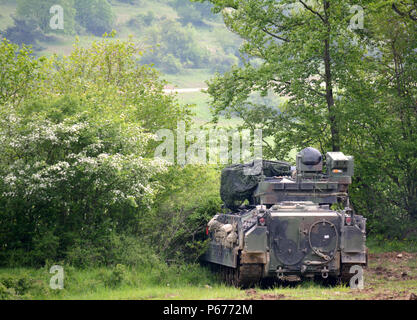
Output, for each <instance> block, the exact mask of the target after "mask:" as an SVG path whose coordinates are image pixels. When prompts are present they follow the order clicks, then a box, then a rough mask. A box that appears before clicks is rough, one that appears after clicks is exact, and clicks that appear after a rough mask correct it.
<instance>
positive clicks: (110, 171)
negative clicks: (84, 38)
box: [0, 39, 189, 267]
mask: <svg viewBox="0 0 417 320" xmlns="http://www.w3.org/2000/svg"><path fill="white" fill-rule="evenodd" d="M2 50H3V51H2V52H3V55H2V59H4V61H7V62H8V63H9V65H10V66H16V67H15V68H16V70H14V71H13V69H11V68H9V69H7V70H6V71H8V72H15V73H16V75H15V77H16V79H21V78H22V79H24V80H25V81H28V79H31V77H33V78H34V79H38V82H37V83H36V84H37V90H33V89H34V88H32V91H29V90H28V91H21V92H22V94H21V95H20V96H19V98H20V99H21V100H22V103H20V104H17V103H16V104H15V106H11V102H13V98H14V97H13V95H11V96H10V95H9V96H5V98H4V101H5V102H4V103H6V102H10V103H9V104H8V105H7V106H6V105H3V106H2V108H1V114H2V117H1V119H2V120H1V123H0V139H1V144H0V145H1V147H0V148H1V155H0V175H1V177H2V179H1V183H0V192H1V194H2V195H3V196H2V197H1V200H0V215H1V224H0V230H1V232H0V233H1V236H0V237H1V243H2V246H1V248H0V256H1V263H2V264H3V265H14V266H16V265H37V266H39V265H43V264H44V263H45V262H46V261H47V260H50V261H60V260H67V261H69V262H70V263H72V264H74V265H78V266H82V267H86V266H91V265H110V264H113V265H114V264H117V263H125V264H129V265H142V264H145V263H146V264H148V265H149V264H151V263H152V261H155V259H156V258H155V256H154V255H153V254H152V253H149V252H148V251H146V250H145V251H144V250H143V249H141V246H144V242H143V241H141V240H139V238H138V239H136V240H135V237H141V236H142V233H143V229H144V228H145V227H144V225H143V224H144V222H143V221H144V220H145V219H144V217H145V216H146V214H147V213H150V212H151V209H152V204H153V201H154V200H155V198H156V196H157V194H158V190H159V189H160V187H161V184H160V182H159V181H157V180H156V179H155V175H156V174H161V173H162V172H164V171H165V167H166V165H165V164H164V163H163V162H162V161H160V160H158V159H153V153H152V143H156V142H155V141H153V139H154V136H153V134H152V132H155V131H156V130H158V129H160V128H161V127H165V128H174V127H176V123H177V121H179V120H187V117H188V114H189V112H188V109H187V107H180V106H179V105H178V103H177V102H176V101H175V97H174V96H168V95H165V94H164V93H163V91H162V88H163V82H160V81H159V80H158V75H157V73H156V72H155V71H154V70H152V69H151V68H149V67H147V66H142V65H139V64H137V61H136V54H137V53H138V51H137V49H136V48H135V46H134V45H133V44H132V43H130V42H121V41H112V40H108V39H105V40H103V41H101V42H97V43H95V44H94V45H93V47H92V48H89V49H84V48H81V47H79V46H78V45H76V46H75V49H74V51H73V53H72V54H71V55H70V56H67V57H63V58H58V57H51V59H49V60H45V59H42V60H34V59H32V58H31V57H30V56H29V54H28V53H26V51H24V50H25V49H22V53H19V52H18V55H17V57H16V58H15V54H14V53H15V52H16V51H17V47H15V46H13V45H11V44H9V43H7V42H4V43H3V46H2ZM139 54H140V52H139ZM38 64H39V66H38ZM35 66H36V67H37V69H35ZM30 67H32V69H31V68H30ZM33 69H35V70H37V71H36V72H39V73H41V72H42V74H41V75H38V74H37V73H36V72H35V71H32V70H33ZM32 72H33V73H34V74H33V73H32ZM24 74H27V75H28V76H26V77H23V75H24ZM6 84H7V82H6V83H5V85H6ZM17 84H18V83H17ZM23 84H26V82H23ZM10 85H16V84H14V83H10ZM28 86H29V85H28ZM22 87H23V85H21V86H19V89H21V90H22ZM3 92H6V93H7V91H6V90H4V91H3ZM31 94H33V96H32V95H31ZM19 102H20V100H19ZM145 247H146V246H145ZM148 258H149V259H148ZM148 260H149V261H148Z"/></svg>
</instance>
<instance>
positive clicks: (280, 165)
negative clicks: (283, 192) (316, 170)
mask: <svg viewBox="0 0 417 320" xmlns="http://www.w3.org/2000/svg"><path fill="white" fill-rule="evenodd" d="M260 165H262V169H260V168H257V166H260ZM257 169H258V170H257ZM249 170H251V172H255V173H256V174H247V173H248V171H249ZM290 175H291V165H290V164H289V163H287V162H283V161H267V160H263V161H262V162H261V161H253V162H252V163H249V164H235V165H232V166H230V167H227V168H225V169H224V170H223V171H222V176H221V186H220V196H221V198H222V200H223V202H224V204H225V206H226V207H227V208H229V209H232V210H234V209H236V208H238V207H239V206H240V205H241V204H242V203H243V202H244V201H245V200H249V201H251V198H252V194H253V192H254V191H255V189H256V187H257V185H258V183H259V181H260V180H261V179H262V176H265V177H275V176H290Z"/></svg>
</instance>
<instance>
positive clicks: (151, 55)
mask: <svg viewBox="0 0 417 320" xmlns="http://www.w3.org/2000/svg"><path fill="white" fill-rule="evenodd" d="M146 34H147V35H148V39H147V43H148V44H149V46H152V48H153V49H152V51H148V52H146V53H145V55H144V57H143V59H142V61H143V63H147V64H150V63H154V64H155V66H156V67H158V68H160V69H161V70H163V71H165V72H169V73H175V72H176V71H179V69H180V68H179V66H180V65H182V67H186V68H201V67H204V66H206V63H207V62H208V58H209V57H208V52H207V50H204V49H203V48H201V47H199V45H198V43H197V40H196V32H195V29H194V27H192V26H191V25H189V26H187V27H182V26H181V24H179V23H178V22H174V21H164V22H162V23H161V24H160V25H159V26H154V27H151V28H148V29H147V32H146Z"/></svg>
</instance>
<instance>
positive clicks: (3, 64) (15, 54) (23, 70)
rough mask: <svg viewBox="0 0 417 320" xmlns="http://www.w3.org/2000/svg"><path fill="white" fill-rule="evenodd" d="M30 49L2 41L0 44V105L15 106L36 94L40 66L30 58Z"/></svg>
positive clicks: (39, 77)
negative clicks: (30, 94) (29, 95)
mask: <svg viewBox="0 0 417 320" xmlns="http://www.w3.org/2000/svg"><path fill="white" fill-rule="evenodd" d="M31 54H32V51H31V50H30V48H28V47H26V46H25V45H23V46H22V47H19V46H18V45H16V44H13V43H10V42H9V41H8V40H6V39H3V40H2V41H1V42H0V105H1V106H5V105H9V106H17V105H19V104H20V103H21V102H22V101H23V100H24V98H25V97H26V96H27V95H28V94H29V93H34V92H36V84H37V81H39V80H40V79H41V75H42V73H41V72H40V71H41V68H42V64H41V63H40V61H39V60H37V59H35V58H33V57H31Z"/></svg>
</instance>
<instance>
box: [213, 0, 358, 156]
mask: <svg viewBox="0 0 417 320" xmlns="http://www.w3.org/2000/svg"><path fill="white" fill-rule="evenodd" d="M210 2H212V3H213V4H214V5H215V10H216V11H217V12H223V15H224V18H225V22H226V24H227V26H228V27H229V28H230V29H231V30H232V31H234V32H235V33H237V34H238V35H240V36H241V37H242V38H243V39H245V40H246V43H245V44H244V46H243V47H242V49H241V51H242V54H243V55H244V56H246V57H248V59H247V61H246V63H245V66H244V67H243V68H234V69H233V70H232V71H230V72H229V73H226V74H225V75H224V76H221V77H217V78H215V80H214V81H212V83H211V86H210V89H209V92H210V93H211V94H212V96H213V99H214V104H215V105H216V108H217V109H216V115H218V114H220V113H222V112H226V113H230V112H233V113H237V114H238V115H239V116H241V117H242V118H243V119H244V120H245V125H248V124H250V126H251V127H253V125H254V123H255V122H256V123H259V124H260V125H261V126H262V128H263V129H264V132H265V133H266V134H267V135H268V134H270V135H272V136H273V137H274V140H275V145H274V146H273V145H267V151H268V152H269V153H270V154H272V155H275V156H280V157H283V156H285V155H287V154H288V153H289V151H290V150H291V149H292V148H294V147H295V146H297V147H299V146H301V145H309V144H317V145H318V146H320V147H321V148H322V150H329V149H330V150H333V151H338V150H340V148H341V137H340V131H341V128H340V118H339V114H340V109H342V108H343V106H344V104H345V102H346V99H345V97H344V93H345V87H346V85H347V83H348V82H349V81H352V79H354V78H353V77H351V78H347V75H349V76H352V75H354V73H355V67H356V65H357V63H359V61H360V59H361V58H362V56H363V53H364V50H363V48H361V47H360V46H358V45H357V41H358V37H357V35H356V33H355V32H353V31H352V30H350V29H349V28H348V27H349V22H350V19H351V17H352V14H350V10H349V9H350V7H349V6H348V3H346V2H344V1H339V2H335V1H326V0H324V1H309V2H308V3H306V2H304V1H294V0H285V1H255V0H247V1H239V2H238V1H215V0H214V1H210ZM355 39H356V40H355ZM355 42H356V43H355ZM254 58H257V59H256V60H255V59H254ZM268 90H271V91H273V92H275V93H277V94H278V95H281V96H286V97H288V101H287V103H286V104H285V106H282V107H281V110H278V109H277V108H275V109H271V108H267V107H265V106H262V105H251V104H248V103H247V100H248V97H249V96H250V94H251V93H252V92H254V91H260V92H262V93H263V94H266V93H267V92H268ZM284 110H285V112H282V111H284ZM271 117H272V118H271ZM254 120H256V121H254Z"/></svg>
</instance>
